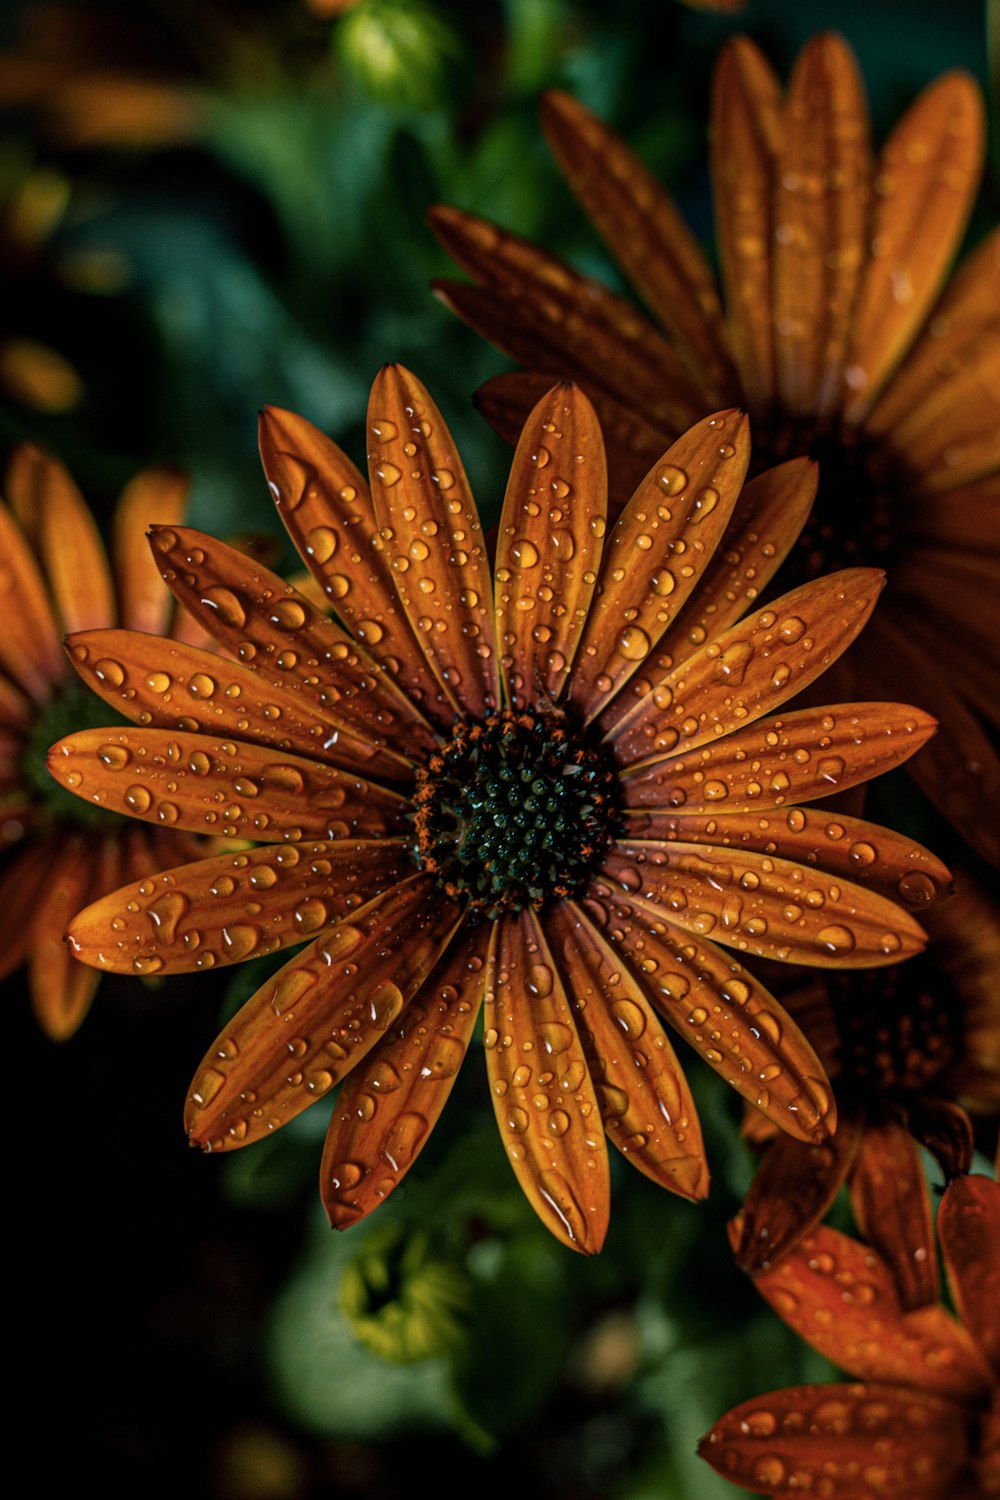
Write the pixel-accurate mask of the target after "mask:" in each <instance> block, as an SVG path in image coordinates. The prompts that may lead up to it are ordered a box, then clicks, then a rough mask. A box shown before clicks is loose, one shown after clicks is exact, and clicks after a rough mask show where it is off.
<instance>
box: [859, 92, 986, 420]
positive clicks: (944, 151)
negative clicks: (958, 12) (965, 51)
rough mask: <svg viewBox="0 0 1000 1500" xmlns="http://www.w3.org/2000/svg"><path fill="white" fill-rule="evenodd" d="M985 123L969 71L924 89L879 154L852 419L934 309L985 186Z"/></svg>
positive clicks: (880, 385)
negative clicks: (979, 190)
mask: <svg viewBox="0 0 1000 1500" xmlns="http://www.w3.org/2000/svg"><path fill="white" fill-rule="evenodd" d="M985 135H986V121H985V117H984V111H983V104H982V99H981V97H980V94H979V90H978V88H977V87H976V84H975V83H974V82H973V80H972V79H971V78H970V77H969V76H968V75H967V74H965V73H957V72H955V73H946V74H945V75H944V76H943V77H941V78H938V79H937V80H936V81H935V82H934V83H932V84H931V85H930V87H929V88H926V89H925V90H924V91H923V93H922V94H921V95H920V97H919V98H918V99H917V101H916V103H915V104H913V106H912V107H911V108H910V109H909V110H908V112H907V113H906V114H905V115H904V116H903V118H902V120H900V122H899V124H898V125H897V126H896V128H895V130H894V131H893V133H892V135H891V136H890V137H889V139H888V141H887V142H886V144H885V147H884V148H883V151H882V154H881V156H880V158H879V163H878V169H877V176H876V179H875V181H876V197H875V213H874V222H873V224H872V246H873V251H874V253H873V254H872V255H870V256H869V257H868V260H867V264H866V266H865V270H864V274H863V276H862V280H861V288H860V291H859V295H858V306H857V312H856V314H855V318H854V332H853V339H852V347H851V352H850V355H849V358H848V369H847V379H848V384H849V385H850V386H851V388H852V389H853V391H854V395H853V397H852V398H851V399H850V400H849V401H848V403H847V405H846V407H845V416H846V418H847V420H848V421H849V422H858V421H859V420H863V418H864V416H865V413H866V412H867V411H869V410H870V409H871V407H872V404H873V403H874V401H875V400H876V399H877V397H878V395H879V393H880V392H881V390H882V389H883V387H884V386H885V383H886V381H887V380H888V378H889V376H890V375H891V374H892V371H893V368H894V366H895V365H897V364H898V362H899V360H900V359H901V358H902V356H903V355H904V354H905V352H906V350H907V348H908V347H909V345H910V343H911V342H912V340H913V337H914V335H915V334H916V332H917V330H918V329H919V328H920V326H921V324H922V323H923V321H924V319H925V318H926V316H927V313H928V311H929V310H930V306H931V303H932V302H933V300H934V298H935V297H936V295H937V293H938V290H939V288H940V285H941V282H942V280H943V278H944V275H945V273H946V271H947V269H948V266H949V265H950V263H951V260H952V257H953V256H954V254H955V251H956V250H957V249H958V246H959V244H960V242H961V239H962V235H963V234H964V232H965V226H966V224H967V222H968V218H969V212H970V209H971V208H972V203H973V200H974V198H975V195H976V189H977V187H978V185H979V178H980V174H981V172H982V165H983V151H984V146H985Z"/></svg>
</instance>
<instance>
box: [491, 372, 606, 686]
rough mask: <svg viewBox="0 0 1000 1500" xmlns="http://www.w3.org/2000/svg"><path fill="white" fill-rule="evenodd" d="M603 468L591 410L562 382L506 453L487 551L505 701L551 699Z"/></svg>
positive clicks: (572, 634)
mask: <svg viewBox="0 0 1000 1500" xmlns="http://www.w3.org/2000/svg"><path fill="white" fill-rule="evenodd" d="M607 492H608V475H607V468H606V465H605V460H604V443H603V441H602V439H601V429H600V427H599V426H598V423H597V417H596V416H595V414H594V408H593V407H592V406H591V404H590V402H589V401H588V400H587V398H586V396H585V395H584V394H583V392H582V391H581V390H579V388H578V387H577V386H573V385H561V386H556V387H555V389H554V390H552V391H550V392H549V393H548V394H547V395H546V396H544V397H543V398H542V400H541V401H540V402H539V403H538V405H537V406H536V407H535V409H534V411H533V412H532V413H531V415H530V417H529V418H528V421H527V423H526V424H525V427H524V431H523V433H522V434H521V438H520V441H519V442H518V445H517V451H516V453H515V454H514V462H513V463H512V465H511V470H510V478H509V479H508V481H507V492H506V496H505V499H504V506H503V514H502V515H501V518H500V531H499V537H498V540H497V557H496V632H497V638H498V640H499V642H500V647H501V650H502V653H503V656H502V661H501V667H502V671H503V679H504V688H505V692H506V697H507V700H508V701H509V702H510V703H511V704H512V705H513V706H515V707H523V706H524V705H525V704H531V703H538V702H545V701H546V700H551V701H555V700H556V699H557V698H558V697H559V695H560V693H561V692H562V690H563V688H564V687H565V685H566V680H567V677H568V675H569V673H570V670H571V668H572V665H573V659H574V657H575V655H576V651H577V646H578V644H579V641H580V636H581V634H583V632H584V626H585V623H586V624H588V625H589V621H588V610H589V609H590V606H591V600H592V598H593V594H594V584H595V581H596V576H597V569H598V567H599V565H600V560H601V548H602V546H603V541H602V538H603V536H604V531H605V525H606V516H607Z"/></svg>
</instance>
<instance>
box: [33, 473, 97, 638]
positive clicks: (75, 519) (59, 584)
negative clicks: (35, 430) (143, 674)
mask: <svg viewBox="0 0 1000 1500" xmlns="http://www.w3.org/2000/svg"><path fill="white" fill-rule="evenodd" d="M38 463H39V473H38V477H37V483H38V495H39V500H40V503H41V512H40V517H39V523H38V542H39V555H40V557H41V559H42V564H43V567H44V569H45V574H46V576H47V578H48V580H49V587H50V589H51V592H52V598H53V599H54V601H55V605H56V609H57V611H58V614H59V617H60V619H61V621H62V624H63V627H64V628H65V629H66V630H90V629H93V628H95V627H97V626H100V625H114V624H115V622H116V618H117V606H116V601H115V591H114V585H113V583H112V581H111V570H110V568H109V567H108V557H107V553H106V552H105V550H104V543H103V542H102V541H101V535H100V532H99V531H98V529H97V524H96V522H95V521H94V517H93V516H92V515H91V513H90V508H89V506H88V505H87V503H86V501H85V500H84V498H83V496H82V495H81V494H80V491H79V490H78V489H77V487H76V485H75V484H74V483H73V480H72V479H71V478H70V476H69V474H68V473H67V472H66V470H65V469H64V468H63V466H62V464H60V463H57V462H56V460H55V459H54V458H51V457H50V456H49V455H48V454H47V453H39V455H38Z"/></svg>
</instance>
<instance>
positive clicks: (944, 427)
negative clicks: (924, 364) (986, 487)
mask: <svg viewBox="0 0 1000 1500" xmlns="http://www.w3.org/2000/svg"><path fill="white" fill-rule="evenodd" d="M998 423H1000V346H998V339H997V329H996V328H994V329H993V330H992V331H991V333H989V334H984V335H982V336H981V337H980V338H979V339H977V340H975V341H974V342H972V343H970V345H969V346H968V347H967V348H966V349H965V350H964V351H963V354H962V358H961V362H960V363H959V364H958V365H957V366H956V368H954V369H952V370H950V371H949V372H948V376H947V378H946V379H945V380H939V381H938V383H937V384H936V385H935V386H933V387H932V388H931V390H930V391H928V393H927V394H926V395H925V396H924V397H923V398H922V399H920V400H918V401H917V402H915V403H914V405H913V406H912V407H911V408H910V409H909V410H908V411H907V412H906V413H905V414H904V415H902V416H901V417H900V418H899V420H898V421H897V422H896V424H895V426H894V427H893V429H892V432H891V434H890V435H889V439H888V442H889V444H890V445H891V450H892V454H893V457H894V460H895V462H896V464H897V465H898V466H899V467H901V468H902V469H903V470H904V472H907V473H913V474H915V475H918V476H919V481H918V482H919V493H920V494H922V495H930V494H938V493H940V492H942V491H944V492H947V491H949V490H953V489H956V488H957V487H958V486H960V485H966V484H970V483H972V482H974V481H975V480H977V479H981V478H986V477H988V476H989V475H991V474H994V473H996V471H997V469H1000V437H998V435H997V427H998Z"/></svg>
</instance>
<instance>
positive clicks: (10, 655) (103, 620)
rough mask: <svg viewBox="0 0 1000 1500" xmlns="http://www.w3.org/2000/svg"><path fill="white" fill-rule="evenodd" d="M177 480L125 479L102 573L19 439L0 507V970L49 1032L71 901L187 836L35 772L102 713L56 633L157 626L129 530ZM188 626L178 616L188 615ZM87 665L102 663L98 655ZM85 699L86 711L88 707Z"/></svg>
mask: <svg viewBox="0 0 1000 1500" xmlns="http://www.w3.org/2000/svg"><path fill="white" fill-rule="evenodd" d="M185 494H186V483H185V481H184V480H183V478H182V477H181V476H180V475H179V474H176V473H173V472H172V471H169V470H166V469H147V470H144V471H143V472H142V473H141V474H137V475H136V477H135V478H134V479H133V480H132V481H131V483H130V484H129V485H128V486H127V488H126V489H125V491H124V493H123V495H122V497H121V501H120V503H119V506H118V510H117V512H116V515H115V520H114V548H113V555H114V570H113V572H112V570H111V568H109V565H108V558H107V555H106V553H105V550H104V546H103V543H102V542H101V539H100V536H99V535H98V531H97V527H96V526H95V524H94V519H93V517H92V515H91V513H90V511H89V509H88V508H87V506H86V504H85V503H84V500H83V497H82V496H81V495H80V492H79V491H78V489H77V488H76V486H75V484H74V483H73V481H72V479H71V478H70V476H69V475H68V474H67V472H66V470H65V469H64V468H63V467H62V465H61V464H59V463H57V462H56V461H55V459H53V458H50V457H49V456H48V455H47V454H45V453H43V452H41V451H40V450H39V449H37V448H34V447H31V446H29V445H28V444H24V445H22V446H21V447H20V448H18V449H17V450H16V451H15V453H14V456H13V458H12V460H11V464H10V468H9V471H8V474H7V496H8V499H9V502H10V503H9V505H5V504H0V556H2V558H3V565H2V569H0V588H2V589H3V592H4V595H5V598H6V607H5V609H4V624H3V630H2V631H0V850H7V851H10V852H9V853H7V854H6V857H5V860H4V863H3V866H2V867H0V978H4V977H6V976H7V975H8V974H10V973H12V972H13V970H15V969H16V968H17V967H18V966H19V965H20V964H21V963H23V962H25V961H26V962H27V964H28V984H29V988H30V991H31V998H32V1002H33V1004H34V1008H35V1011H36V1013H37V1015H38V1019H39V1021H40V1022H41V1024H42V1026H44V1028H45V1030H46V1031H47V1032H48V1033H49V1035H50V1036H52V1037H54V1038H56V1039H59V1040H62V1039H64V1038H66V1037H68V1036H70V1035H72V1033H73V1032H74V1031H75V1030H76V1029H77V1027H78V1026H79V1024H80V1022H81V1021H82V1020H83V1017H84V1015H85V1014H86V1011H87V1008H88V1006H89V1005H90V1002H91V999H92V998H93V994H94V991H95V989H96V987H97V979H98V976H97V974H95V973H94V971H93V970H92V969H89V968H87V967H85V966H84V965H83V964H79V963H77V962H76V961H75V960H74V959H73V958H72V957H71V955H70V954H69V953H68V952H67V950H66V946H65V944H64V943H63V940H62V938H63V932H64V930H65V927H66V923H67V921H68V920H69V918H70V917H71V916H72V915H73V913H74V912H75V911H76V910H77V909H78V908H79V907H80V906H81V905H82V904H83V903H85V902H87V901H91V900H93V899H94V898H95V897H97V896H101V895H103V894H104V893H105V892H106V891H109V890H113V889H114V888H115V887H116V886H118V885H120V884H121V882H122V881H123V880H131V879H135V878H138V877H140V876H146V875H151V874H152V873H153V872H154V871H155V870H159V869H162V868H163V866H164V865H169V864H174V863H176V861H177V860H178V859H185V858H191V857H192V856H193V854H194V852H195V849H196V844H195V841H194V840H192V839H191V838H190V837H189V836H187V835H181V834H179V833H177V832H175V831H174V830H172V829H167V828H163V829H159V828H151V829H148V830H147V829H139V828H135V829H131V828H128V827H126V826H124V825H123V824H122V823H121V822H120V820H119V819H117V818H114V817H109V816H108V815H107V814H106V813H104V812H103V811H102V810H100V809H99V808H98V807H97V806H96V805H91V806H89V807H88V806H86V805H85V804H84V803H81V802H79V801H78V800H77V798H75V797H69V796H67V795H66V793H65V791H64V789H63V788H62V787H59V786H57V785H56V783H55V782H54V781H52V779H51V778H50V777H49V775H48V773H47V772H46V770H45V755H46V751H47V749H48V746H49V745H50V744H51V743H52V740H53V738H55V737H56V736H57V735H59V734H63V733H65V732H66V731H67V730H69V729H70V728H71V727H73V726H74V725H78V724H79V723H80V722H81V720H83V721H84V722H86V721H88V720H89V722H91V723H99V722H101V721H102V720H104V719H105V718H106V717H107V715H106V710H105V709H104V706H103V705H102V704H101V703H99V702H98V700H97V699H96V698H94V697H93V695H92V694H91V693H89V692H87V690H86V689H85V688H84V687H83V685H82V684H81V683H80V681H79V679H78V678H77V677H76V676H75V674H74V673H73V671H72V670H71V668H70V665H69V662H68V661H67V659H66V656H65V655H64V653H63V650H62V646H61V638H62V634H63V632H64V631H65V630H80V629H83V628H87V629H90V628H93V627H98V626H113V625H115V624H117V623H118V622H119V621H120V622H121V623H122V625H123V626H125V627H127V628H128V629H130V630H132V631H138V630H145V631H159V630H163V629H165V628H166V626H167V624H168V622H169V619H170V613H171V606H172V601H171V598H170V595H169V593H168V592H167V590H166V589H165V588H164V587H163V585H162V583H161V581H160V578H159V576H158V574H157V571H156V568H155V566H154V565H153V563H152V560H151V559H150V557H149V553H148V550H147V548H146V546H145V542H144V538H143V533H144V530H145V527H146V525H147V523H148V521H149V518H150V515H151V514H154V513H155V514H157V515H160V516H164V517H169V516H173V517H174V518H175V519H176V520H178V521H179V520H180V519H181V516H182V515H183V511H184V501H185ZM189 623H190V622H189ZM100 670H102V671H103V670H108V671H110V670H111V665H110V663H107V662H105V663H103V664H100ZM95 709H96V710H97V711H98V712H97V714H96V715H95V713H94V710H95Z"/></svg>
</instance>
